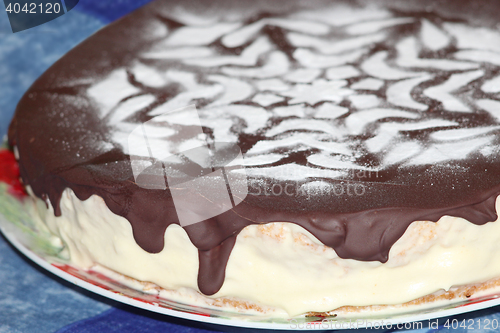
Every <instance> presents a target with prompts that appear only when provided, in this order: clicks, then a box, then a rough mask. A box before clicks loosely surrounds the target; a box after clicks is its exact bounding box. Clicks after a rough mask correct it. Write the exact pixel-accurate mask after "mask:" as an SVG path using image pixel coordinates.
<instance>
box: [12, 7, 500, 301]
mask: <svg viewBox="0 0 500 333" xmlns="http://www.w3.org/2000/svg"><path fill="white" fill-rule="evenodd" d="M460 4H461V10H458V9H457V7H460V6H458V5H457V2H456V1H438V2H430V1H427V2H425V1H424V2H422V1H400V2H394V1H393V2H383V1H373V2H370V1H364V2H363V1H360V2H356V3H353V2H336V3H330V2H315V1H307V2H306V1H304V2H298V1H283V2H280V1H274V2H272V3H266V2H264V1H262V2H238V4H236V3H235V2H224V1H221V2H210V3H207V2H203V1H200V2H187V3H185V4H184V5H183V6H184V8H182V7H180V5H177V4H176V3H175V2H174V1H172V2H154V3H152V4H150V5H148V6H145V7H143V8H141V9H140V10H138V11H136V12H134V13H133V14H131V15H129V16H126V17H124V18H123V19H121V20H119V21H117V22H115V23H113V24H110V25H109V26H108V27H106V28H105V29H103V30H101V31H99V32H97V33H96V34H95V35H93V36H91V37H90V38H89V39H87V40H86V41H84V42H83V43H81V44H80V45H79V46H77V47H76V48H75V49H73V50H72V51H70V52H69V53H68V54H67V55H66V56H64V57H63V58H62V59H60V60H59V61H58V62H57V63H56V64H55V65H53V66H52V67H51V68H50V69H49V70H48V71H47V72H46V73H44V74H43V75H42V76H41V77H40V78H39V79H38V80H37V81H36V82H35V84H34V85H33V86H32V87H31V88H30V89H29V91H28V92H26V94H25V96H24V97H23V98H22V100H21V101H20V102H19V105H18V107H17V111H16V115H15V118H14V120H13V122H12V124H11V126H10V129H9V143H10V144H11V145H12V146H16V147H17V148H18V150H19V153H20V161H19V162H20V171H21V176H22V179H23V181H24V183H25V184H28V185H29V186H31V188H32V189H33V192H34V193H35V194H36V195H37V196H39V197H41V198H44V199H45V198H48V199H49V200H50V202H51V204H52V205H53V206H54V207H55V212H56V214H60V209H59V206H58V205H59V200H60V197H61V194H62V192H63V191H64V189H66V188H71V189H72V190H73V191H74V192H75V194H76V195H77V196H78V198H80V199H82V200H85V199H87V198H89V197H90V196H91V195H94V194H95V195H99V196H101V197H102V198H103V199H104V200H105V202H106V204H107V206H108V207H109V209H110V210H111V211H112V212H113V213H115V214H117V215H120V216H123V217H125V218H126V219H127V220H128V221H130V223H131V225H132V228H133V233H134V237H135V239H136V241H137V243H138V244H139V245H140V246H141V247H142V248H143V249H144V250H146V251H148V252H153V253H155V252H159V251H161V250H162V248H163V246H164V244H163V241H164V232H165V230H166V228H167V227H168V225H169V224H171V223H178V218H177V214H176V211H175V207H174V204H173V201H172V197H171V193H170V190H169V189H167V190H155V189H145V188H141V187H139V186H137V185H136V183H135V179H134V175H133V173H132V168H131V163H130V156H129V155H128V154H127V148H126V147H125V146H126V144H125V142H126V138H127V133H129V132H130V131H131V128H133V127H134V126H138V124H141V123H144V122H146V121H148V120H150V119H153V118H154V117H155V116H157V115H159V114H161V113H162V112H167V111H171V110H173V109H175V108H179V107H183V106H187V105H188V104H195V105H196V107H197V108H198V110H199V114H200V119H201V122H202V125H203V126H204V127H203V128H204V132H205V133H206V134H207V136H208V137H210V138H211V139H213V140H215V141H233V142H235V143H236V144H237V145H238V146H239V147H240V148H241V150H242V152H243V153H244V157H245V160H246V161H247V164H246V167H245V171H246V174H247V176H248V188H249V195H248V196H247V197H246V198H245V200H244V201H243V202H242V203H240V204H239V205H237V206H236V207H235V208H234V209H232V210H230V211H227V212H226V213H223V214H221V215H219V216H217V217H214V218H211V219H208V220H206V221H203V222H200V223H197V224H193V225H190V226H187V227H185V230H186V231H187V233H188V235H189V237H190V239H191V240H192V242H193V244H194V245H195V246H196V247H197V248H198V249H199V258H200V270H199V279H198V281H199V287H200V290H201V291H202V292H203V293H205V294H214V293H215V292H217V291H218V290H219V289H220V287H221V286H222V283H223V281H224V270H225V266H226V263H227V260H228V258H229V256H230V253H231V250H232V248H233V246H234V243H235V239H236V237H237V235H238V233H239V231H240V230H242V229H243V228H244V227H245V226H247V225H250V224H256V223H266V222H275V221H277V222H283V221H285V222H292V223H297V224H299V225H301V226H303V227H304V228H306V229H307V230H309V231H310V232H311V233H312V234H314V235H315V236H316V237H317V238H318V239H319V240H320V241H322V242H323V243H324V244H326V245H328V246H330V247H332V248H334V249H335V251H336V252H337V253H338V255H339V256H340V257H342V258H352V259H357V260H379V261H382V262H385V261H386V260H387V258H388V253H389V250H390V248H391V246H392V245H393V244H394V243H395V242H396V241H397V240H398V239H399V238H400V237H401V236H402V234H403V233H404V231H405V230H406V228H407V227H408V225H409V224H410V223H411V222H413V221H417V220H431V221H437V220H438V219H439V218H440V217H441V216H443V215H451V216H458V217H463V218H465V219H467V220H469V221H470V222H472V223H475V224H484V223H486V222H489V221H494V220H496V212H495V199H496V197H497V195H498V194H499V193H500V160H499V148H498V146H499V136H498V133H499V130H500V98H499V96H500V79H499V77H500V76H499V74H500V33H499V32H498V31H497V30H495V29H494V28H493V27H494V26H495V24H497V23H498V18H497V17H496V15H495V13H498V11H497V9H500V5H495V4H494V2H483V1H474V2H472V1H471V2H463V4H462V2H460ZM495 6H498V7H499V8H496V7H495Z"/></svg>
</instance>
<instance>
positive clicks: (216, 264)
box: [198, 236, 236, 295]
mask: <svg viewBox="0 0 500 333" xmlns="http://www.w3.org/2000/svg"><path fill="white" fill-rule="evenodd" d="M235 243H236V236H231V237H229V238H228V239H226V240H224V241H223V242H222V243H220V244H219V245H217V246H216V247H214V248H212V249H210V250H206V251H203V250H198V258H199V259H200V269H199V271H198V287H199V288H200V291H201V292H202V293H204V294H205V295H213V294H215V293H216V292H218V291H219V289H220V288H221V287H222V284H223V283H224V278H225V275H226V264H227V261H228V260H229V255H230V254H231V251H232V250H233V247H234V244H235Z"/></svg>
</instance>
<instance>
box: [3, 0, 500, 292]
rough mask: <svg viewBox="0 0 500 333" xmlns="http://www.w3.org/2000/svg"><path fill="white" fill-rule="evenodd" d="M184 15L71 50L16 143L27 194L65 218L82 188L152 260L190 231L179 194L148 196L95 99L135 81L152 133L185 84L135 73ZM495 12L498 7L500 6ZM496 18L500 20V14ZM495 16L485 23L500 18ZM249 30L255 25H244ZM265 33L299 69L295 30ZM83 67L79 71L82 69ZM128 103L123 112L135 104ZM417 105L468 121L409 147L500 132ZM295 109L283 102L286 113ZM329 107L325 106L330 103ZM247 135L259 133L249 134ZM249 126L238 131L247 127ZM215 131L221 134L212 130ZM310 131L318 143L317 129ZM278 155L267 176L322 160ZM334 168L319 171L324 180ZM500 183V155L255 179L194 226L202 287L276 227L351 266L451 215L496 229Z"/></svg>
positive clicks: (130, 20)
mask: <svg viewBox="0 0 500 333" xmlns="http://www.w3.org/2000/svg"><path fill="white" fill-rule="evenodd" d="M276 3H277V2H276ZM292 3H293V5H292ZM314 3H315V5H318V6H323V5H324V4H323V3H322V2H314ZM405 3H406V2H405ZM408 3H410V5H408V6H409V8H415V7H419V8H415V11H413V12H411V11H410V12H408V11H405V15H413V16H414V17H416V18H418V17H420V16H419V15H420V14H418V13H422V12H421V10H422V8H421V7H422V6H424V4H425V2H423V3H421V2H419V1H414V2H413V1H409V2H408ZM301 4H304V3H302V2H300V1H298V2H292V1H287V6H285V7H286V8H281V7H282V6H278V5H275V4H266V2H261V3H259V5H258V6H257V5H255V3H254V2H251V5H249V4H248V3H247V4H246V5H248V6H250V7H252V8H254V7H255V6H257V7H259V6H263V7H269V6H271V7H272V6H276V7H273V8H274V11H273V12H276V13H277V14H276V15H277V16H280V17H283V16H284V15H286V14H288V12H287V11H288V10H292V9H293V8H295V7H296V5H297V6H299V5H301ZM399 4H400V5H401V4H402V2H401V3H399ZM175 5H176V4H175V3H174V2H172V3H170V2H164V3H161V2H155V3H152V4H150V5H148V6H145V7H143V8H141V9H140V10H138V11H136V12H134V13H133V14H132V15H129V16H127V17H125V18H123V19H121V20H119V21H117V22H116V23H113V24H111V25H110V26H108V27H107V28H105V29H103V30H101V31H99V32H98V33H96V34H95V35H94V36H92V37H91V38H89V39H88V40H86V41H84V42H83V43H82V44H80V45H79V46H78V47H76V48H75V49H74V50H72V51H70V52H69V53H68V54H67V55H66V56H65V57H63V58H62V59H61V60H59V61H58V62H57V63H56V64H55V65H53V66H52V67H51V68H50V69H49V70H48V71H47V72H46V73H44V74H43V75H42V76H41V77H40V78H39V79H38V80H37V81H36V82H35V84H34V85H33V86H32V87H31V88H30V89H29V91H28V92H27V93H26V94H25V96H24V97H23V98H22V100H21V101H20V102H19V105H18V107H17V110H16V114H15V118H14V119H13V121H12V123H11V126H10V128H9V135H8V137H9V143H10V145H12V146H15V147H17V149H18V150H19V152H20V160H19V163H20V172H21V176H22V179H23V181H24V183H25V184H27V185H29V186H30V187H31V188H32V190H33V192H34V193H35V195H36V196H38V197H40V198H48V199H49V200H50V203H51V205H52V206H53V207H54V211H55V214H56V215H58V216H59V215H60V214H61V210H60V207H59V202H60V198H61V195H62V192H63V191H64V190H65V189H67V188H69V189H72V190H73V191H74V192H75V194H76V196H77V197H78V198H79V199H81V200H85V199H87V198H89V197H90V196H91V195H98V196H100V197H102V198H103V199H104V201H105V203H106V205H107V207H108V208H109V209H110V210H111V211H112V212H113V213H114V214H117V215H119V216H123V217H124V218H126V219H127V220H128V221H129V222H130V223H131V225H132V229H133V235H134V238H135V240H136V242H137V244H139V245H140V246H141V247H142V248H143V249H144V250H146V251H148V252H151V253H157V252H160V251H161V250H162V249H163V247H164V234H165V230H166V228H167V227H168V226H169V225H170V224H172V223H179V220H178V217H177V214H176V212H175V207H174V203H173V200H172V196H171V193H170V191H169V190H168V189H167V190H151V189H149V190H148V189H144V188H141V187H139V186H137V184H136V183H135V180H134V176H133V173H132V169H131V165H130V157H129V156H128V155H127V154H125V153H124V151H123V149H122V147H121V146H120V145H119V144H117V143H116V142H114V141H113V139H112V137H113V134H114V132H115V131H117V129H116V127H115V125H113V124H109V123H107V122H105V121H103V116H102V113H105V111H103V110H104V107H103V106H102V105H99V103H98V101H95V100H93V99H92V98H90V97H89V96H88V94H87V88H88V87H89V86H95V85H96V84H98V83H100V82H102V81H103V79H104V78H106V77H107V76H109V75H110V74H111V73H114V72H113V71H115V70H123V72H124V73H125V78H124V79H123V80H125V81H127V82H128V83H130V84H131V85H132V86H133V87H134V88H136V89H137V90H140V91H141V92H140V93H137V92H134V93H133V94H131V96H128V97H127V98H128V99H130V98H131V97H135V96H142V95H146V94H149V95H152V96H155V98H156V100H155V102H154V103H153V104H152V106H149V107H147V108H143V109H141V110H137V112H138V114H136V115H133V116H132V118H134V117H135V118H136V119H135V120H137V121H141V122H144V121H147V120H149V119H150V118H151V116H149V115H147V112H149V111H151V110H152V109H153V108H154V107H157V106H159V105H161V104H162V103H164V102H166V101H168V100H170V99H172V98H175V96H177V95H178V94H180V93H182V92H183V90H182V88H181V87H180V85H178V84H176V83H172V82H167V83H166V84H165V86H163V87H159V88H158V87H154V88H151V87H149V88H148V87H145V86H144V85H142V83H140V82H139V81H140V79H139V78H137V77H135V76H134V74H133V73H132V71H131V70H130V68H131V67H132V65H133V64H135V63H136V61H137V59H139V58H141V56H142V55H143V53H144V52H146V51H148V50H151V48H153V47H154V46H155V45H156V43H158V41H157V40H155V38H153V37H151V36H149V35H148V34H145V33H144V32H145V31H149V30H148V29H150V28H151V26H150V24H153V23H155V20H158V17H159V16H158V14H157V13H159V12H162V13H165V12H168V10H171V9H172V8H174V7H175ZM197 6H200V7H203V6H207V4H206V3H203V4H201V3H197ZM214 6H215V5H214ZM242 6H244V5H242ZM308 6H309V4H308ZM448 6H449V7H450V8H451V7H454V8H455V7H459V6H457V5H456V3H455V2H454V1H450V2H449V3H448ZM489 6H490V7H491V3H489ZM194 7H196V6H194ZM257 7H255V8H257ZM299 7H300V6H299ZM445 7H446V6H445ZM478 8H479V7H478ZM210 9H211V10H215V12H219V11H220V10H222V9H220V8H215V7H211V8H210ZM267 9H268V10H269V8H267ZM442 10H443V9H442V8H441V11H442ZM262 12H265V10H263V11H262ZM496 12H497V11H496ZM411 13H413V14H411ZM474 13H476V12H474ZM489 13H492V14H493V13H495V11H489ZM489 13H483V15H486V16H487V15H490V14H489ZM492 14H491V15H492ZM242 15H243V14H242ZM266 15H267V16H269V14H266ZM427 15H429V14H427ZM433 17H434V16H433ZM160 18H161V19H160V20H159V22H163V24H165V25H166V26H167V28H169V29H171V30H175V29H179V28H181V27H182V26H183V24H181V23H179V22H177V21H174V20H171V19H168V18H165V17H164V16H161V17H160ZM491 20H497V19H495V18H490V20H489V21H491ZM241 21H242V22H245V20H244V19H242V20H241ZM254 21H255V20H254ZM486 21H488V20H486ZM489 21H488V22H489ZM252 22H253V21H252ZM156 23H157V22H156ZM407 28H408V27H403V28H398V29H400V30H401V31H403V32H402V33H404V34H407V33H409V32H411V31H412V30H411V29H410V28H408V29H409V30H405V29H407ZM395 31H399V30H397V29H396V30H395ZM262 33H263V34H265V35H266V36H267V37H268V39H269V40H271V42H273V43H275V44H276V49H278V50H280V51H281V52H283V53H285V54H286V55H287V56H288V58H289V59H292V60H293V56H294V52H295V48H294V47H293V46H292V45H291V44H290V42H289V41H287V40H286V37H285V36H286V32H285V31H284V28H282V27H271V26H265V27H264V28H263V31H262ZM251 44H252V40H251V41H247V42H245V43H243V44H242V45H241V46H238V47H234V48H231V47H226V46H224V45H223V44H222V41H221V39H220V38H219V39H217V40H215V41H211V42H210V44H209V46H210V47H212V49H215V50H216V51H217V50H218V52H219V54H222V55H224V56H227V55H231V56H232V55H234V56H235V55H240V54H241V53H242V52H243V50H244V49H245V48H246V47H248V46H249V45H251ZM389 44H390V43H388V45H383V46H380V45H378V44H377V45H376V47H373V48H372V50H371V51H370V52H371V53H370V54H369V55H367V56H370V55H372V54H374V52H376V51H380V50H386V49H387V48H389V47H392V46H391V45H389ZM452 49H453V47H451V46H450V47H449V48H448V49H445V51H446V52H451V50H452ZM221 50H222V51H221ZM145 62H148V64H149V65H151V66H155V68H156V69H157V70H158V72H162V71H165V70H166V69H168V68H175V69H179V68H181V69H182V68H184V67H182V66H184V65H182V64H181V63H179V62H176V61H170V60H164V61H157V60H147V61H146V60H145ZM75 63H76V64H78V66H74V64H75ZM185 68H191V67H189V66H186V67H185ZM211 71H215V69H213V68H210V69H208V70H207V72H210V73H212V72H211ZM492 72H494V70H492ZM200 75H201V74H200ZM449 76H450V75H448V74H446V75H444V76H439V75H437V76H436V78H433V79H432V80H430V81H429V82H425V83H422V84H421V85H420V86H418V87H417V88H416V89H414V91H413V94H415V92H421V91H422V89H423V88H427V87H429V86H432V85H436V84H441V83H442V82H444V81H445V80H447V79H448V78H449ZM489 78H491V76H490V77H489ZM201 81H202V80H201ZM351 81H353V80H351ZM354 81H355V80H354ZM82 82H84V83H82ZM469 88H470V87H469ZM376 94H378V97H379V98H384V97H385V92H384V91H383V89H382V90H380V91H378V92H376ZM479 94H480V95H478V96H476V97H477V98H486V97H488V96H487V95H485V94H483V93H479ZM490 97H491V96H490ZM127 98H124V99H123V100H121V101H120V103H121V102H124V101H127ZM415 100H416V101H417V102H419V103H427V104H428V105H430V106H431V108H430V109H429V110H428V111H427V112H425V113H423V112H414V114H418V116H420V117H422V118H423V119H424V120H430V119H438V118H439V119H448V120H453V121H456V122H457V125H456V126H455V127H449V126H445V127H443V128H437V129H436V128H434V129H432V130H427V129H421V130H413V131H406V132H402V135H403V136H404V138H406V139H409V140H410V139H411V140H416V141H418V142H419V143H420V144H422V146H426V145H429V144H430V142H431V140H430V138H429V137H430V135H431V134H432V132H433V131H437V130H441V129H444V128H448V129H449V128H469V127H474V126H477V127H480V126H490V125H491V126H493V125H498V124H499V123H498V121H497V120H496V119H494V117H492V116H490V115H488V114H486V113H485V112H484V111H481V110H477V109H475V110H474V112H473V113H453V114H447V113H446V112H444V111H443V110H444V109H443V106H442V105H441V104H440V103H439V102H436V101H433V100H429V98H427V97H425V96H423V95H422V94H419V96H417V97H416V98H415ZM245 103H246V102H242V103H239V104H245ZM286 103H287V102H286V101H285V102H283V105H285V104H286ZM207 104H208V102H207ZM247 104H248V103H247ZM321 104H322V102H320V103H318V105H321ZM318 105H316V106H318ZM342 105H345V104H342ZM114 107H116V105H115V106H114ZM113 112H116V108H115V109H113V110H111V111H109V113H108V115H107V117H108V118H111V117H112V116H114V113H113ZM412 112H413V111H412ZM108 118H106V119H108ZM288 119H289V117H288V118H287V117H277V116H273V117H271V118H270V120H269V121H268V122H267V123H266V125H265V126H267V127H266V128H264V130H266V129H270V128H275V127H277V126H279V125H280V124H281V123H282V122H284V121H286V120H288ZM342 121H343V120H342V119H340V120H339V121H338V122H336V123H335V124H336V125H339V124H342ZM390 121H393V118H388V119H385V120H384V121H383V122H390ZM394 122H397V121H396V120H394ZM408 122H410V121H408ZM399 123H404V121H400V122H399ZM237 125H238V126H240V127H239V128H245V126H243V125H241V124H237ZM246 125H247V127H248V125H249V124H246ZM238 126H236V124H235V127H238ZM372 127H374V126H372ZM372 127H369V126H368V127H367V128H368V130H367V132H365V133H361V134H359V135H352V137H351V139H352V141H353V142H354V141H355V140H358V141H362V140H366V139H369V138H371V137H373V135H374V133H373V132H372V129H373V128H372ZM206 132H209V133H211V135H213V132H211V130H210V129H207V130H206ZM306 132H309V133H314V131H312V130H311V131H306ZM235 135H236V136H237V138H238V142H237V143H238V145H239V146H240V148H241V149H242V151H243V152H244V153H245V152H247V151H249V150H250V149H251V148H252V147H254V146H255V145H256V144H257V142H259V140H266V139H269V138H268V137H266V136H265V135H264V134H263V132H262V131H260V132H259V131H256V132H254V133H246V132H244V131H240V132H238V133H235ZM496 138H497V139H496V141H495V145H498V134H497V135H496ZM277 151H278V152H280V153H283V155H284V157H283V158H282V159H280V160H279V161H277V162H273V163H270V164H268V165H265V167H275V166H282V165H301V166H304V167H306V166H309V162H308V159H307V158H308V157H309V156H310V155H312V154H314V153H318V151H317V149H316V150H315V148H309V149H305V150H299V151H283V150H280V149H277ZM383 157H384V156H382V155H381V154H376V153H369V152H367V151H364V154H362V156H360V157H359V158H358V160H357V161H356V162H358V163H359V164H362V165H363V166H365V167H368V169H369V170H372V169H370V168H373V167H380V166H381V165H380V164H381V160H383ZM324 169H325V168H322V167H319V166H318V167H317V170H324ZM344 171H345V170H344ZM347 171H349V170H347ZM499 175H500V163H499V161H498V153H495V154H493V155H490V156H484V155H482V154H480V153H478V152H474V153H472V154H469V155H467V156H464V158H463V159H461V160H453V161H449V162H447V163H442V164H439V163H438V164H425V165H412V166H407V165H403V164H397V165H394V166H387V167H382V168H381V169H380V170H379V171H377V172H376V173H374V174H373V175H372V176H371V177H368V178H363V177H360V176H359V175H358V174H356V173H354V172H353V173H349V174H348V176H346V177H345V178H344V179H334V178H328V177H323V176H318V177H304V179H300V180H292V179H290V180H283V179H278V180H277V179H271V178H269V179H261V178H259V177H250V176H249V185H250V186H249V195H248V196H247V197H246V198H245V200H244V201H243V202H242V203H240V204H238V205H237V206H236V207H234V208H233V209H232V210H230V211H227V212H225V213H223V214H220V215H219V216H216V217H214V218H211V219H208V220H205V221H203V222H200V223H196V224H193V225H190V226H187V227H185V230H186V232H187V234H188V236H189V238H190V239H191V241H192V243H193V244H194V246H196V247H197V248H198V250H199V260H200V267H199V276H198V284H199V288H200V290H201V291H202V292H203V293H204V294H207V295H212V294H214V293H216V292H217V291H218V290H219V289H220V288H221V286H222V284H223V282H224V275H225V267H226V264H227V261H228V258H229V256H230V253H231V250H232V249H233V246H234V244H235V241H236V237H237V235H238V233H239V232H240V231H241V230H242V229H243V228H245V227H246V226H249V225H252V224H262V223H269V222H290V223H296V224H298V225H300V226H302V227H304V228H305V229H307V230H308V231H310V232H311V233H312V234H313V235H314V236H316V237H317V238H318V239H319V240H320V241H321V242H323V243H324V244H325V245H327V246H330V247H332V248H333V249H335V251H336V252H337V254H338V255H339V256H340V257H341V258H350V259H356V260H365V261H370V260H379V261H381V262H385V261H387V260H388V253H389V250H390V249H391V247H392V245H393V244H394V243H395V242H396V241H397V240H398V239H399V238H400V237H401V236H402V235H403V233H404V232H405V230H406V229H407V227H408V226H409V225H410V224H411V223H412V222H413V221H417V220H429V221H437V220H438V219H439V218H441V217H442V216H444V215H450V216H457V217H462V218H465V219H467V220H468V221H470V222H471V223H474V224H478V225H480V224H484V223H486V222H489V221H494V220H495V219H496V218H497V216H496V212H495V200H496V197H497V196H498V195H499V194H500V182H499ZM315 181H321V182H324V183H327V184H328V185H329V186H332V187H333V189H334V190H335V186H337V187H338V188H339V189H340V188H341V189H342V191H343V192H342V195H338V194H335V191H333V192H331V191H330V192H328V193H322V192H320V193H310V192H307V191H305V190H304V188H305V187H307V185H308V184H310V183H311V182H315ZM339 186H340V187H339ZM356 186H362V189H363V193H362V195H358V194H359V193H358V194H356V192H355V191H356V189H358V190H359V188H356ZM276 188H278V189H281V191H280V192H279V193H278V194H277V193H274V192H273V191H274V189H276ZM290 191H291V192H290ZM358 192H359V191H358ZM290 193H292V195H290Z"/></svg>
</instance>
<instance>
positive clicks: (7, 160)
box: [0, 149, 26, 197]
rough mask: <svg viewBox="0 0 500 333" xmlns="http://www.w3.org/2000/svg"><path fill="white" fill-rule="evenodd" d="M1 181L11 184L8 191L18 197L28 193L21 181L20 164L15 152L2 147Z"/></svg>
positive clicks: (0, 159)
mask: <svg viewBox="0 0 500 333" xmlns="http://www.w3.org/2000/svg"><path fill="white" fill-rule="evenodd" d="M0 182H3V183H6V184H7V185H9V188H8V191H9V193H10V194H12V195H14V196H16V197H23V196H25V195H26V192H25V191H24V187H23V185H22V184H21V182H20V181H19V166H18V164H17V161H16V158H15V156H14V154H13V153H12V152H11V151H10V150H7V149H0Z"/></svg>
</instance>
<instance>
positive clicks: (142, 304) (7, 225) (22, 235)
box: [0, 183, 500, 330]
mask: <svg viewBox="0 0 500 333" xmlns="http://www.w3.org/2000/svg"><path fill="white" fill-rule="evenodd" d="M23 205H24V204H23V202H22V201H20V200H19V199H17V198H15V197H14V196H12V195H10V194H8V193H7V191H6V186H5V184H1V183H0V231H2V233H3V234H4V236H5V237H6V238H7V239H8V240H9V241H10V242H11V243H12V245H13V246H14V247H16V248H17V249H18V250H19V251H21V252H22V253H23V254H24V255H26V256H27V257H28V258H30V259H31V260H32V261H33V262H34V263H36V264H37V265H39V266H40V267H42V268H44V269H45V270H47V271H49V272H51V273H53V274H55V275H57V276H59V277H61V278H62V279H64V280H66V281H69V282H71V283H74V284H75V285H77V286H79V287H81V288H84V289H87V290H89V291H91V292H94V293H96V294H99V295H101V296H104V297H107V298H110V299H113V300H115V301H118V302H122V303H125V304H128V305H131V306H134V307H138V308H141V309H145V310H148V311H152V312H156V313H162V314H166V315H170V316H173V317H178V318H184V319H189V320H195V321H198V322H203V323H211V324H220V325H228V326H237V327H244V328H261V329H280V330H287V329H312V330H318V328H320V327H321V328H324V329H341V328H348V327H349V323H352V322H356V325H355V327H356V328H362V327H367V326H368V327H370V325H377V324H380V323H382V322H383V323H385V324H387V323H390V324H392V325H393V326H394V325H397V324H401V323H407V322H414V321H424V320H431V319H435V318H440V317H446V316H452V315H456V314H461V313H466V312H471V311H475V310H479V309H484V308H488V307H492V306H495V305H500V294H495V295H491V296H486V297H481V298H475V299H468V300H459V301H456V302H453V303H451V304H447V305H445V306H437V307H434V308H431V309H426V310H418V309H417V310H415V309H413V310H410V311H408V310H407V311H406V312H403V313H398V314H396V315H390V316H388V315H380V314H379V315H377V314H373V315H370V316H362V317H349V318H341V317H327V318H320V317H310V318H296V319H292V320H291V321H290V320H287V319H282V318H267V317H266V318H263V317H258V316H254V315H248V314H239V313H234V312H228V311H224V310H214V309H209V308H203V307H199V306H192V305H189V304H182V303H179V302H175V301H172V300H168V299H165V298H162V297H159V296H157V295H151V294H146V293H143V292H141V291H138V290H135V289H132V288H130V287H128V286H125V285H123V284H122V283H120V282H119V281H116V280H113V279H112V278H110V277H107V276H105V275H103V274H102V273H99V272H95V271H87V270H83V269H80V268H78V267H75V266H72V265H71V264H70V263H69V262H68V261H67V260H64V259H63V258H62V256H61V255H60V253H61V248H60V247H58V246H57V245H55V244H53V243H52V242H51V241H50V237H49V235H48V234H44V232H42V231H40V230H37V227H36V225H35V223H34V222H33V221H32V220H31V218H30V217H29V215H28V214H27V213H26V207H23ZM342 325H343V326H342ZM385 328H388V327H387V326H385Z"/></svg>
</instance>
